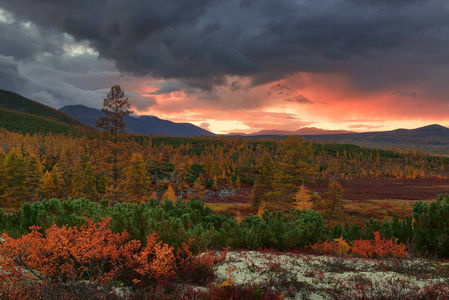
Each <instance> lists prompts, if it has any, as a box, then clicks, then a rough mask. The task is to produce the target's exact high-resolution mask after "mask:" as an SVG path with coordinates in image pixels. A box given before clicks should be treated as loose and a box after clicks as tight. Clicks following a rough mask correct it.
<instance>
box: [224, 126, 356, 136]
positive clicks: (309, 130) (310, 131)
mask: <svg viewBox="0 0 449 300" xmlns="http://www.w3.org/2000/svg"><path fill="white" fill-rule="evenodd" d="M343 133H354V131H347V130H325V129H321V128H316V127H303V128H301V129H298V130H295V131H288V130H261V131H258V132H254V133H250V134H245V135H248V136H259V135H288V136H290V135H323V134H327V135H329V134H343ZM230 135H242V134H241V133H235V134H230Z"/></svg>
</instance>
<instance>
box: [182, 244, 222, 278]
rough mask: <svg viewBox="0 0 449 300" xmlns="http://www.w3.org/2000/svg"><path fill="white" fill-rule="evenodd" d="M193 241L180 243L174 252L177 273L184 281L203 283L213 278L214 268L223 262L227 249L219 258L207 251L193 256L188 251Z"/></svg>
mask: <svg viewBox="0 0 449 300" xmlns="http://www.w3.org/2000/svg"><path fill="white" fill-rule="evenodd" d="M193 241H194V240H193V239H192V238H190V239H189V241H188V243H187V244H186V243H182V246H181V247H180V248H178V250H177V252H176V260H177V262H178V265H177V268H178V273H179V276H180V277H181V278H183V279H184V280H187V281H190V282H194V283H203V282H205V281H207V280H209V279H211V278H212V277H213V276H214V270H213V268H214V266H216V265H220V264H222V263H223V262H224V260H225V258H226V255H227V253H228V249H229V248H226V249H224V250H223V251H222V252H221V253H220V255H219V256H215V255H213V253H212V252H211V251H209V250H207V251H206V252H205V253H198V255H196V256H195V255H193V253H192V252H191V251H190V247H191V245H192V243H193Z"/></svg>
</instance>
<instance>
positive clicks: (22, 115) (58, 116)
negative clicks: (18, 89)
mask: <svg viewBox="0 0 449 300" xmlns="http://www.w3.org/2000/svg"><path fill="white" fill-rule="evenodd" d="M0 127H4V128H6V129H7V130H10V131H14V132H20V133H30V134H34V133H38V132H40V133H48V132H53V133H79V132H81V131H92V129H91V128H89V127H88V126H86V125H84V124H82V123H80V122H78V121H76V120H75V119H73V118H71V117H69V116H68V115H66V114H64V113H62V112H60V111H58V110H56V109H54V108H52V107H50V106H47V105H44V104H41V103H39V102H36V101H33V100H30V99H27V98H25V97H23V96H21V95H19V94H16V93H13V92H9V91H5V90H0Z"/></svg>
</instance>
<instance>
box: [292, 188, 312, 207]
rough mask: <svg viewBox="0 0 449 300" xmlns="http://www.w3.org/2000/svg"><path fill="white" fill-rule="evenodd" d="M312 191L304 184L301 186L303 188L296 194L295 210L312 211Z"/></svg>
mask: <svg viewBox="0 0 449 300" xmlns="http://www.w3.org/2000/svg"><path fill="white" fill-rule="evenodd" d="M310 194H311V191H310V190H309V189H308V188H306V187H305V186H304V184H302V185H301V187H300V188H299V189H298V191H297V192H296V194H295V201H296V202H295V208H297V209H312V207H313V202H312V196H311V195H310Z"/></svg>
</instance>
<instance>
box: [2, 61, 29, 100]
mask: <svg viewBox="0 0 449 300" xmlns="http://www.w3.org/2000/svg"><path fill="white" fill-rule="evenodd" d="M26 83H27V80H26V78H24V77H23V76H22V75H20V73H19V69H18V65H17V64H16V63H15V62H14V59H13V58H12V57H6V56H3V55H1V54H0V89H2V90H8V91H13V92H18V91H19V90H20V87H21V86H23V85H24V84H26Z"/></svg>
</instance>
